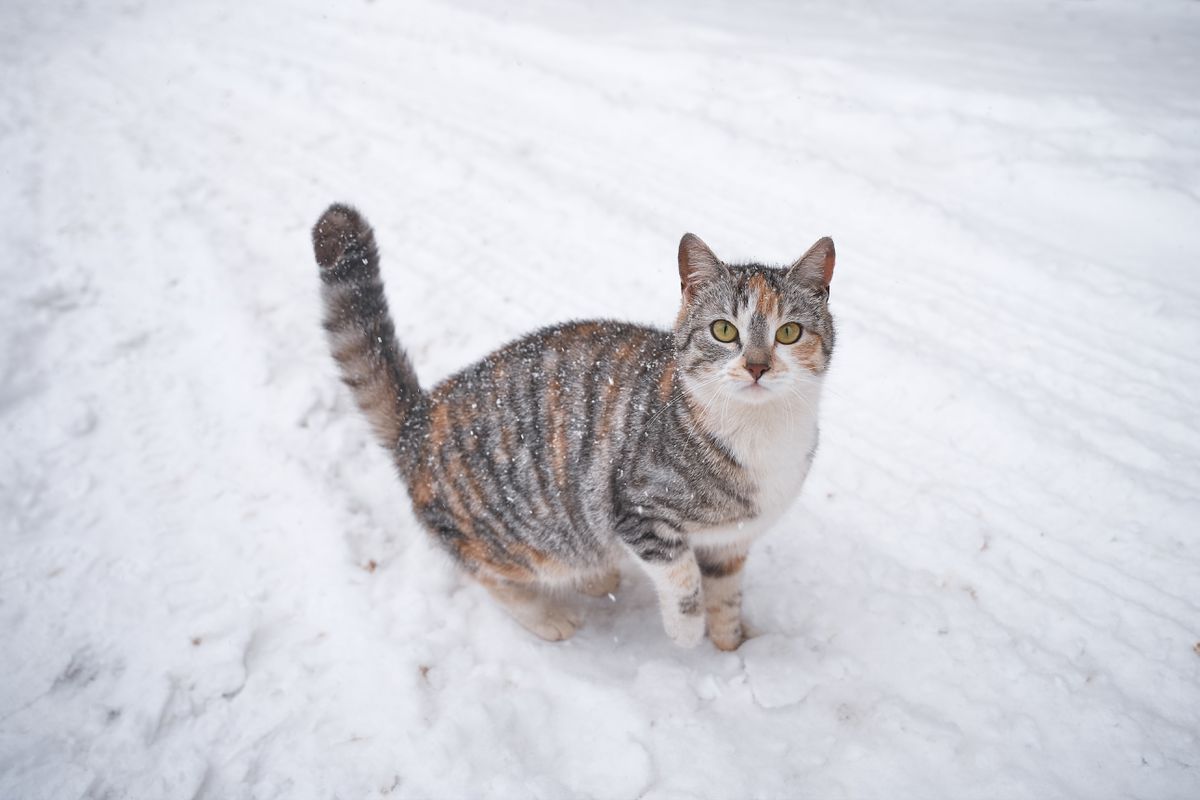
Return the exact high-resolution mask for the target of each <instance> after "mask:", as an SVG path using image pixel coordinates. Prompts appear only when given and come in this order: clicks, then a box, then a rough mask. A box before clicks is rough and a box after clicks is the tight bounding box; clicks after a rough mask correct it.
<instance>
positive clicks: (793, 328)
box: [717, 322, 804, 344]
mask: <svg viewBox="0 0 1200 800" xmlns="http://www.w3.org/2000/svg"><path fill="white" fill-rule="evenodd" d="M802 333H804V328H801V327H800V323H798V322H789V323H787V324H786V325H783V326H781V327H780V328H779V330H777V331H775V341H777V342H779V343H780V344H795V343H796V340H797V339H799V338H800V334H802ZM717 338H720V337H717Z"/></svg>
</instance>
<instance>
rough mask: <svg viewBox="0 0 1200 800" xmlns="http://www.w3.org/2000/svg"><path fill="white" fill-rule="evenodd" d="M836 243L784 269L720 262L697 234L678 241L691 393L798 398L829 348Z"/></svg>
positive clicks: (767, 400) (678, 328) (679, 333)
mask: <svg viewBox="0 0 1200 800" xmlns="http://www.w3.org/2000/svg"><path fill="white" fill-rule="evenodd" d="M833 264H834V249H833V240H832V239H829V238H828V237H826V238H823V239H821V240H820V241H818V242H817V243H816V244H814V245H813V246H812V247H811V248H809V250H808V252H807V253H805V254H804V255H803V256H802V257H801V258H799V259H798V260H797V261H796V262H795V263H793V264H792V265H791V266H789V267H765V266H762V265H761V264H725V263H723V262H722V261H721V260H720V259H718V258H717V257H716V255H714V254H713V252H712V250H710V249H709V248H708V246H707V245H706V244H704V242H703V241H701V240H700V238H699V237H698V236H694V235H692V234H690V233H689V234H686V235H685V236H684V237H683V239H682V241H680V242H679V281H680V286H681V288H682V290H683V305H682V307H681V308H680V311H679V318H678V320H677V321H676V323H675V345H676V349H677V355H678V366H679V369H680V374H681V376H682V377H683V378H684V380H685V382H686V384H687V385H688V387H689V388H691V389H692V390H693V392H701V393H702V395H703V396H705V397H709V398H717V399H722V400H724V399H726V398H727V399H728V400H729V401H731V402H737V403H747V404H754V405H765V404H775V403H787V402H790V401H796V400H798V399H800V400H802V399H803V398H805V397H806V396H809V395H810V390H811V389H812V387H814V386H815V385H817V384H818V383H819V380H820V377H821V375H822V374H823V373H824V372H825V368H826V367H827V366H828V364H829V357H830V354H831V353H832V352H833V343H834V329H833V317H832V316H831V315H830V313H829V282H830V281H831V280H832V279H833Z"/></svg>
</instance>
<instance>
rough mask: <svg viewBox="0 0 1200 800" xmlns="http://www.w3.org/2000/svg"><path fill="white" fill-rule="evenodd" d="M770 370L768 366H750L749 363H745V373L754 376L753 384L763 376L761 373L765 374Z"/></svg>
mask: <svg viewBox="0 0 1200 800" xmlns="http://www.w3.org/2000/svg"><path fill="white" fill-rule="evenodd" d="M770 368H771V365H770V364H751V363H749V362H747V363H746V372H749V373H750V374H751V375H753V376H754V380H755V382H757V381H758V379H759V378H761V377H762V376H763V373H764V372H766V371H767V370H769V369H770Z"/></svg>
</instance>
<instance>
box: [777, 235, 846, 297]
mask: <svg viewBox="0 0 1200 800" xmlns="http://www.w3.org/2000/svg"><path fill="white" fill-rule="evenodd" d="M834 260H835V253H834V250H833V239H830V238H829V237H828V236H823V237H821V238H820V239H819V240H817V243H816V244H814V245H813V246H812V247H810V248H808V252H807V253H805V254H804V255H802V256H800V258H799V260H797V261H796V263H795V264H792V266H790V267H788V273H787V276H788V279H789V280H795V281H797V282H798V283H802V284H804V285H806V286H819V287H821V288H823V289H828V288H829V283H830V281H832V280H833V262H834Z"/></svg>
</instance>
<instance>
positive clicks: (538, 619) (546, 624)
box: [515, 607, 583, 642]
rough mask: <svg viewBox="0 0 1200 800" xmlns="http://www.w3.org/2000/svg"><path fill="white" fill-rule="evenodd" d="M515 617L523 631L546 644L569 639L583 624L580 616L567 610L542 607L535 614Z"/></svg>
mask: <svg viewBox="0 0 1200 800" xmlns="http://www.w3.org/2000/svg"><path fill="white" fill-rule="evenodd" d="M531 612H532V610H531ZM515 616H516V620H517V622H519V623H521V625H522V627H524V628H525V630H527V631H529V632H530V633H532V634H534V635H535V636H537V637H538V638H540V639H545V640H546V641H547V642H561V641H562V640H563V639H570V638H571V636H572V635H573V634H574V633H575V631H576V630H577V629H578V628H579V626H580V625H581V624H582V623H583V617H582V615H580V614H579V613H577V612H575V611H574V610H572V609H568V608H552V607H542V608H540V609H538V610H537V611H536V612H532V613H525V614H520V615H515Z"/></svg>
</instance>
